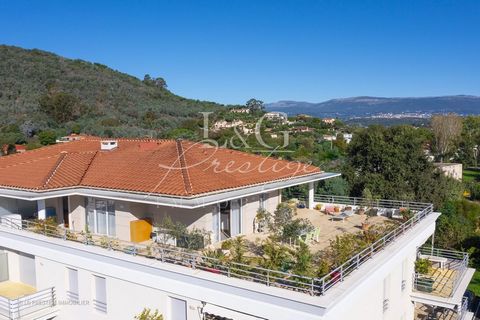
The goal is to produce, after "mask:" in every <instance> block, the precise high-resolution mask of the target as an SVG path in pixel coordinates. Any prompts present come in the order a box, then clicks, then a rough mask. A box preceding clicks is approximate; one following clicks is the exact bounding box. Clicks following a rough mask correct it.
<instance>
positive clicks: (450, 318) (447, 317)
mask: <svg viewBox="0 0 480 320" xmlns="http://www.w3.org/2000/svg"><path fill="white" fill-rule="evenodd" d="M429 315H430V318H429ZM432 316H434V317H435V318H434V319H436V320H457V319H458V313H456V312H455V311H453V310H451V309H446V308H440V307H437V308H435V309H433V308H432V307H431V306H427V305H424V304H418V305H417V306H416V307H415V316H414V319H415V320H428V319H432Z"/></svg>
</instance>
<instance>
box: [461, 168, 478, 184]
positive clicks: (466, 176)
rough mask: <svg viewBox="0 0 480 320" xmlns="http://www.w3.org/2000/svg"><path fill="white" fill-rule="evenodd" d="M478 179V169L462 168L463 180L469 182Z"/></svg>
mask: <svg viewBox="0 0 480 320" xmlns="http://www.w3.org/2000/svg"><path fill="white" fill-rule="evenodd" d="M474 180H480V170H472V169H465V170H463V181H465V182H469V181H474Z"/></svg>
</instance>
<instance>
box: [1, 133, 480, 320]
mask: <svg viewBox="0 0 480 320" xmlns="http://www.w3.org/2000/svg"><path fill="white" fill-rule="evenodd" d="M338 175H339V174H336V173H327V172H323V171H322V170H321V169H320V168H318V167H315V166H311V165H305V164H300V163H296V162H289V161H284V160H275V159H272V158H265V157H261V156H257V155H252V154H247V153H243V152H239V151H235V150H229V149H223V148H214V147H212V146H209V145H205V144H201V143H194V142H189V141H182V140H136V139H119V140H101V139H99V138H94V137H88V138H85V139H82V140H75V141H71V142H67V143H61V144H57V145H53V146H48V147H44V148H40V149H37V150H32V151H27V152H25V153H22V154H15V155H10V156H6V157H1V158H0V319H12V320H13V319H29V320H30V319H79V320H80V319H82V320H83V319H115V320H122V319H133V318H134V317H135V316H136V315H138V314H139V313H140V312H141V311H142V310H143V309H144V308H151V309H152V310H159V312H160V313H161V314H163V316H164V319H166V320H204V319H208V320H220V319H234V320H243V319H245V320H254V319H275V320H290V319H302V320H323V319H325V320H334V319H348V318H355V319H369V320H370V319H379V320H380V319H382V320H384V319H392V320H393V319H395V320H398V319H405V320H413V319H426V318H425V317H424V315H426V314H429V315H436V317H437V318H435V319H458V320H464V319H471V318H472V314H471V313H469V312H468V311H467V307H468V305H467V302H468V301H466V300H465V299H463V294H464V292H465V290H466V287H467V285H468V283H469V281H470V279H471V277H472V275H473V272H474V270H472V269H470V268H468V254H465V253H461V252H451V251H445V250H438V249H433V248H431V249H426V248H425V244H426V243H427V244H428V242H429V239H431V238H432V236H433V235H434V232H435V221H436V219H437V218H438V217H439V215H440V213H437V212H434V211H433V208H432V205H430V204H424V203H414V202H400V201H386V200H385V201H383V200H381V201H380V200H378V201H376V202H375V203H369V206H370V207H372V208H373V209H375V212H378V219H382V220H384V219H390V218H394V217H395V216H398V212H401V210H404V209H409V210H412V212H413V213H414V215H413V216H412V217H411V218H410V219H408V220H405V221H404V222H401V223H398V226H397V227H396V229H395V230H393V231H391V232H389V233H388V234H386V235H385V236H384V237H382V238H381V239H379V240H377V241H375V242H374V243H373V244H372V245H371V246H369V247H367V248H366V249H364V250H363V251H361V252H359V253H357V254H355V255H354V256H352V257H351V258H350V259H349V260H348V261H346V262H345V263H343V264H342V265H340V266H338V267H337V268H335V269H333V270H331V271H330V272H329V273H328V274H326V275H325V276H322V277H321V278H309V277H305V276H298V275H295V274H292V273H287V272H282V271H278V270H269V269H263V268H259V267H255V266H247V265H240V264H235V263H231V264H227V265H222V264H220V262H219V260H216V259H214V258H208V257H206V256H202V255H199V254H198V253H195V252H191V251H187V250H182V249H180V248H177V247H175V246H166V245H165V246H162V245H160V246H153V245H152V242H151V241H152V240H151V239H150V238H151V237H152V238H154V237H155V235H157V234H158V232H161V230H156V229H155V225H156V223H157V222H158V221H159V220H161V219H162V218H164V217H166V216H168V217H170V218H171V219H172V220H173V221H177V222H181V223H183V224H184V225H186V226H187V227H188V228H189V229H201V230H204V231H205V232H206V233H207V234H208V235H209V238H210V240H211V242H212V243H217V242H220V241H223V240H225V239H227V238H234V237H236V236H239V235H246V236H249V235H252V234H253V233H254V232H256V230H255V227H254V226H255V217H256V214H257V210H258V209H259V208H264V209H266V210H268V211H270V212H273V211H274V210H275V208H276V207H277V205H278V204H279V203H280V202H282V200H283V199H282V192H281V191H282V189H285V188H289V187H292V186H299V185H305V186H306V188H305V189H306V190H307V192H306V194H305V199H304V205H305V206H306V208H305V209H303V210H304V211H305V212H307V213H308V214H311V215H313V216H314V217H315V218H318V219H321V223H322V224H323V225H320V229H319V230H320V234H321V235H322V237H323V238H324V240H325V241H327V242H328V241H329V238H332V239H334V237H335V236H334V235H333V233H332V234H329V233H328V232H329V231H327V230H332V232H334V233H335V234H339V233H342V232H344V231H343V230H346V229H347V228H348V227H350V228H351V229H353V230H357V226H356V225H354V224H353V222H352V221H361V219H363V217H362V216H360V215H357V214H355V215H354V214H353V212H354V210H357V209H361V207H362V206H363V205H364V204H365V200H364V199H359V198H348V197H335V196H325V195H316V194H315V188H314V186H315V183H316V182H317V181H320V180H324V179H329V178H333V177H336V176H338ZM314 208H317V209H319V210H314ZM329 208H331V209H332V210H333V209H334V210H333V211H338V212H339V215H338V216H336V217H335V219H333V218H331V219H330V218H329V217H330V216H329V215H328V214H327V212H328V210H329ZM323 212H325V213H323ZM376 214H377V213H376ZM353 215H354V216H353ZM337 218H338V221H335V220H337ZM49 221H54V222H53V223H54V225H53V226H52V224H51V223H50V222H49ZM319 221H320V220H319ZM47 222H48V223H47ZM419 258H422V259H428V260H429V261H431V262H432V263H433V264H435V268H434V270H435V275H431V276H430V277H429V278H425V277H424V276H423V275H422V274H419V273H418V272H415V270H414V264H415V261H416V260H417V259H419ZM446 316H448V317H449V318H446ZM469 317H470V318H469Z"/></svg>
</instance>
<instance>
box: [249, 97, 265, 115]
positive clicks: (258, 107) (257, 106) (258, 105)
mask: <svg viewBox="0 0 480 320" xmlns="http://www.w3.org/2000/svg"><path fill="white" fill-rule="evenodd" d="M245 106H246V107H247V108H248V109H250V111H251V112H263V111H264V110H265V106H264V105H263V101H261V100H257V99H254V98H252V99H250V100H248V101H247V103H245Z"/></svg>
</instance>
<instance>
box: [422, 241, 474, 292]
mask: <svg viewBox="0 0 480 320" xmlns="http://www.w3.org/2000/svg"><path fill="white" fill-rule="evenodd" d="M418 259H419V260H424V261H428V262H429V264H430V266H429V267H428V268H426V269H428V271H427V272H424V273H419V272H416V273H415V275H414V281H413V289H414V291H417V292H423V293H428V294H430V295H434V296H438V297H443V298H449V297H453V295H454V293H455V292H456V290H457V288H458V286H459V285H460V283H461V281H462V279H463V277H464V275H465V274H466V272H467V269H468V253H465V252H459V251H452V250H443V249H436V248H427V247H422V248H419V250H418ZM419 260H417V262H418V261H419ZM463 291H465V290H463Z"/></svg>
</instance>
